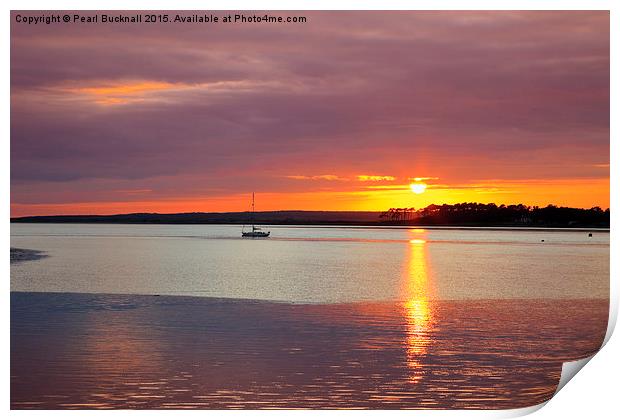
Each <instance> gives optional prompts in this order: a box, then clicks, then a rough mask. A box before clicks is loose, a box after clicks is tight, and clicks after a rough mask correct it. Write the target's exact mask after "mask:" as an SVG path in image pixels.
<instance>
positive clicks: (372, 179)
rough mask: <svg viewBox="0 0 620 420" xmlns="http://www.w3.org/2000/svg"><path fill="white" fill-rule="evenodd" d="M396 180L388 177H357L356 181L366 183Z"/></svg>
mask: <svg viewBox="0 0 620 420" xmlns="http://www.w3.org/2000/svg"><path fill="white" fill-rule="evenodd" d="M395 179H396V178H395V177H393V176H390V175H358V176H357V180H358V181H362V182H368V181H394V180H395Z"/></svg>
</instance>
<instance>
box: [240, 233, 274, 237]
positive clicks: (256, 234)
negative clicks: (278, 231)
mask: <svg viewBox="0 0 620 420" xmlns="http://www.w3.org/2000/svg"><path fill="white" fill-rule="evenodd" d="M270 233H271V232H243V233H242V234H241V236H242V237H243V238H266V237H268V236H269V234H270Z"/></svg>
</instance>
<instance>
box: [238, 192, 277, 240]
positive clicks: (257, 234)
mask: <svg viewBox="0 0 620 420" xmlns="http://www.w3.org/2000/svg"><path fill="white" fill-rule="evenodd" d="M251 218H252V230H250V231H245V226H244V227H243V228H242V229H241V237H243V238H266V237H268V236H269V234H270V233H271V232H264V231H263V230H262V229H261V228H259V227H257V226H255V225H254V193H252V217H251Z"/></svg>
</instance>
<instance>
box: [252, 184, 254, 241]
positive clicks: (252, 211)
mask: <svg viewBox="0 0 620 420" xmlns="http://www.w3.org/2000/svg"><path fill="white" fill-rule="evenodd" d="M252 231H254V191H252Z"/></svg>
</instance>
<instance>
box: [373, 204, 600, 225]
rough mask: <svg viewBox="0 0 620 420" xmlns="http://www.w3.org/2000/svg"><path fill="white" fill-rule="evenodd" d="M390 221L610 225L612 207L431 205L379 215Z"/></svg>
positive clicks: (449, 223)
mask: <svg viewBox="0 0 620 420" xmlns="http://www.w3.org/2000/svg"><path fill="white" fill-rule="evenodd" d="M379 217H380V218H381V219H382V220H383V221H384V222H388V223H390V224H394V223H396V224H414V225H431V226H432V225H476V226H542V227H582V226H584V227H609V209H607V210H603V209H601V208H600V207H592V208H590V209H580V208H573V207H558V206H554V205H552V204H549V205H548V206H546V207H538V206H525V205H523V204H511V205H508V206H507V205H504V204H501V205H499V206H498V205H497V204H495V203H489V204H483V203H459V204H442V205H437V204H431V205H430V206H427V207H424V208H422V209H418V210H416V209H414V208H391V209H389V210H388V211H386V212H383V213H381V215H380V216H379Z"/></svg>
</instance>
